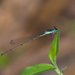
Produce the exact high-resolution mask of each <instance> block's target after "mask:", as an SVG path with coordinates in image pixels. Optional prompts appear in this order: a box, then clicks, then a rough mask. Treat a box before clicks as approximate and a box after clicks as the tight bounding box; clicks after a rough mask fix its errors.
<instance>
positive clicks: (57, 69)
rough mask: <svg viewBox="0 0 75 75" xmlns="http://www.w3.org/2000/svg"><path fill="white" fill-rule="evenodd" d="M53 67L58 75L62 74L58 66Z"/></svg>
mask: <svg viewBox="0 0 75 75" xmlns="http://www.w3.org/2000/svg"><path fill="white" fill-rule="evenodd" d="M55 67H56V69H55V71H56V73H57V74H58V75H63V73H62V72H60V70H59V68H58V67H57V66H56V65H55Z"/></svg>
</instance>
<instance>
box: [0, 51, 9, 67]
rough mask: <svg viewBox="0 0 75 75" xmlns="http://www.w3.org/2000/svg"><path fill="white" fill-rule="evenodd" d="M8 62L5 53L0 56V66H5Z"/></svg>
mask: <svg viewBox="0 0 75 75" xmlns="http://www.w3.org/2000/svg"><path fill="white" fill-rule="evenodd" d="M1 53H2V51H1V50H0V54H1ZM8 64H9V58H8V56H6V55H3V56H0V66H1V67H5V66H7V65H8Z"/></svg>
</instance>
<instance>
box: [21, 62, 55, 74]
mask: <svg viewBox="0 0 75 75" xmlns="http://www.w3.org/2000/svg"><path fill="white" fill-rule="evenodd" d="M52 69H55V67H54V66H53V65H51V64H48V63H40V64H36V65H31V66H28V67H26V68H25V69H24V70H23V71H22V72H21V74H20V75H37V74H39V73H42V72H45V71H49V70H52Z"/></svg>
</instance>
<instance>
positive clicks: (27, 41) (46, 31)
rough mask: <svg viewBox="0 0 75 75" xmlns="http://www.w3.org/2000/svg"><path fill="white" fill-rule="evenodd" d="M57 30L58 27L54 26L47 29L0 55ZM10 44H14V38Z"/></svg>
mask: <svg viewBox="0 0 75 75" xmlns="http://www.w3.org/2000/svg"><path fill="white" fill-rule="evenodd" d="M56 32H57V28H56V27H55V26H54V27H53V28H52V29H48V30H45V31H44V32H43V33H42V34H38V35H37V36H35V37H33V38H32V39H31V38H30V39H28V40H26V41H25V42H24V43H21V44H20V45H18V46H16V47H14V48H12V49H9V50H8V51H6V52H4V53H2V54H0V56H2V55H4V54H6V53H8V52H10V51H12V50H14V49H16V48H18V47H20V46H22V45H24V44H27V43H29V42H31V41H33V40H35V39H37V38H39V37H42V36H45V35H47V34H52V35H54V34H55V33H56ZM10 44H14V42H13V40H11V41H10Z"/></svg>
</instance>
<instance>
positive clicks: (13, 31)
mask: <svg viewBox="0 0 75 75" xmlns="http://www.w3.org/2000/svg"><path fill="white" fill-rule="evenodd" d="M53 26H56V27H57V28H58V29H59V30H60V52H59V54H58V60H57V62H58V66H59V68H60V69H61V68H63V67H67V69H66V70H65V71H64V75H75V71H74V70H75V0H0V54H1V53H3V52H5V51H7V50H9V49H11V48H13V47H15V46H17V45H18V44H20V43H22V42H24V40H25V38H24V37H28V36H32V35H34V34H38V33H40V32H43V31H44V30H46V29H51V28H52V27H53ZM15 39H16V40H15ZM17 39H18V40H17ZM11 40H15V44H14V45H11V44H10V41H11ZM52 40H53V38H52V37H51V36H50V35H47V36H44V37H41V38H38V39H36V40H34V41H32V42H30V43H28V44H26V45H24V46H21V47H19V48H17V49H15V50H13V51H12V52H9V53H7V54H5V55H3V56H2V57H0V75H19V74H20V73H21V71H22V70H23V69H24V68H25V67H27V66H29V65H33V64H38V63H50V60H49V58H48V53H49V50H50V46H51V43H52ZM17 41H18V42H17ZM40 75H56V73H55V72H54V71H48V72H44V73H42V74H40Z"/></svg>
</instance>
